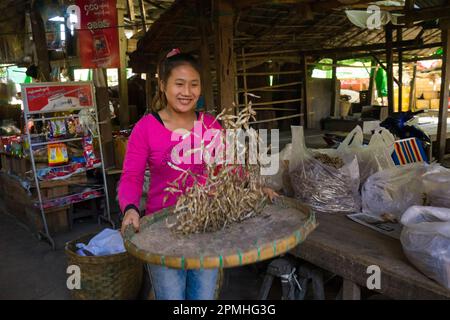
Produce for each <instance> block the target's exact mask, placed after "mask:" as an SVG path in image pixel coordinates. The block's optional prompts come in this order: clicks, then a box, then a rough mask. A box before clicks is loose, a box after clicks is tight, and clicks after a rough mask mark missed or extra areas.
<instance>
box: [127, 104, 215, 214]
mask: <svg viewBox="0 0 450 320" xmlns="http://www.w3.org/2000/svg"><path fill="white" fill-rule="evenodd" d="M208 129H216V130H217V129H218V130H221V129H222V127H221V126H220V124H219V123H218V122H217V121H216V120H215V118H214V117H213V116H211V115H209V114H206V113H203V112H200V113H199V115H198V121H196V122H195V125H194V128H192V130H191V131H190V135H189V136H187V137H186V136H182V135H181V134H180V133H176V132H172V131H170V130H169V129H167V128H166V127H165V126H164V125H163V124H162V123H161V122H159V120H157V119H156V117H155V116H154V115H151V114H149V115H147V116H144V117H143V118H142V119H141V120H139V121H138V122H137V123H136V125H135V127H134V129H133V131H132V132H131V135H130V138H129V140H128V145H127V151H126V154H125V160H124V164H123V171H122V175H121V177H120V182H119V190H118V198H119V206H120V209H121V211H122V212H123V213H125V209H126V208H128V207H129V206H134V207H136V208H139V203H140V199H141V196H142V187H143V183H144V174H145V170H146V168H147V167H148V168H149V170H150V186H149V192H148V197H147V204H146V210H145V214H146V215H148V214H152V213H154V212H156V211H158V210H160V209H162V208H165V207H168V206H172V205H174V204H175V203H176V201H177V198H178V196H179V195H180V193H178V194H174V195H171V194H170V193H169V192H168V191H165V190H164V189H165V188H167V187H168V183H169V182H172V181H174V180H176V179H177V178H178V177H179V176H180V174H182V172H181V171H179V170H176V169H175V168H173V167H171V166H170V165H169V163H168V162H171V163H174V164H176V166H177V167H178V168H181V169H183V170H186V169H190V171H192V172H194V173H195V174H199V175H202V174H203V173H204V170H205V163H204V161H202V162H201V163H197V164H196V163H194V160H195V157H198V155H199V154H200V153H198V152H196V153H194V154H193V155H192V156H190V157H188V156H186V155H184V153H183V151H179V150H181V149H182V148H181V147H180V146H181V144H180V142H181V143H184V144H185V146H187V147H188V149H192V148H196V147H199V145H198V142H199V141H200V140H195V138H194V137H195V136H198V135H202V136H203V137H204V138H205V140H206V142H208V141H211V140H212V139H208V137H207V136H205V133H206V130H208ZM211 132H217V131H214V130H210V131H209V133H210V134H211ZM210 136H211V135H210ZM176 151H177V152H178V154H180V155H181V158H177V157H175V158H174V156H173V154H174V152H175V153H177V152H176ZM183 156H184V157H183ZM188 158H189V159H190V160H191V163H188V162H189V161H186V159H188ZM174 160H175V161H174ZM180 161H181V163H180ZM197 162H198V158H197ZM192 184H193V179H192V178H190V177H189V178H188V179H187V181H186V185H185V187H189V186H192ZM166 195H167V196H168V197H167V201H166V202H165V203H163V201H164V198H165V196H166Z"/></svg>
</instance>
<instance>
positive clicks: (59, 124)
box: [49, 120, 67, 138]
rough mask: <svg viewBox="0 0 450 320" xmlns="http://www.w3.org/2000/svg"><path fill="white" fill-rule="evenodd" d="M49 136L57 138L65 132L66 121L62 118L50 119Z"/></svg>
mask: <svg viewBox="0 0 450 320" xmlns="http://www.w3.org/2000/svg"><path fill="white" fill-rule="evenodd" d="M49 129H50V130H49V137H50V138H58V137H62V136H65V135H66V134H67V128H66V122H65V121H64V120H50V124H49Z"/></svg>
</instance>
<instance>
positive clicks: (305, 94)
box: [300, 54, 309, 129]
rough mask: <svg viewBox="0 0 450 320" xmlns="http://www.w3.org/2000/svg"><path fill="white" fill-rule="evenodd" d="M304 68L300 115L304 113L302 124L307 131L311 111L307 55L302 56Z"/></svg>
mask: <svg viewBox="0 0 450 320" xmlns="http://www.w3.org/2000/svg"><path fill="white" fill-rule="evenodd" d="M302 68H303V83H302V90H301V92H302V101H301V102H302V106H301V110H300V113H303V116H301V117H300V124H301V125H302V126H304V127H305V129H307V128H308V116H309V110H308V90H307V88H308V65H307V63H306V55H304V54H303V55H302Z"/></svg>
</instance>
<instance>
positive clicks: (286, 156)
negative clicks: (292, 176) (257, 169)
mask: <svg viewBox="0 0 450 320" xmlns="http://www.w3.org/2000/svg"><path fill="white" fill-rule="evenodd" d="M291 154H292V143H288V144H287V145H286V146H285V147H284V148H283V150H281V151H280V153H279V155H278V161H279V165H278V172H277V173H276V174H274V175H270V176H265V177H264V178H265V185H266V186H268V187H270V188H272V189H273V190H275V191H281V190H284V189H286V186H285V183H284V182H283V176H284V175H285V172H286V171H287V170H288V169H289V167H288V163H289V160H290V158H291Z"/></svg>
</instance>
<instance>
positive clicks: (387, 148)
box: [337, 126, 395, 185]
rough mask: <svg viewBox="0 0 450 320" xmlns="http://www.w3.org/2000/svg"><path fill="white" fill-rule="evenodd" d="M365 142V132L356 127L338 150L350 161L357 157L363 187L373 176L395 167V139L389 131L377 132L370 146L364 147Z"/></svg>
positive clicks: (380, 130) (383, 129) (381, 130)
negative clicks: (392, 155) (393, 157)
mask: <svg viewBox="0 0 450 320" xmlns="http://www.w3.org/2000/svg"><path fill="white" fill-rule="evenodd" d="M363 140H364V135H363V130H362V128H361V127H360V126H356V127H355V128H354V129H353V130H352V131H351V132H350V133H349V134H348V135H347V137H346V138H345V139H344V141H342V143H341V144H340V145H339V147H338V149H337V151H338V153H339V154H340V155H341V156H342V157H343V158H344V159H347V160H349V159H352V158H353V157H355V156H356V158H357V159H358V166H359V177H360V183H361V185H363V184H364V183H365V182H366V180H367V178H369V177H370V176H371V175H372V174H374V173H376V172H378V171H381V170H384V169H388V168H392V167H394V166H395V164H394V161H393V160H392V158H391V154H392V152H393V151H394V143H395V138H394V136H393V135H392V134H391V133H390V132H389V131H388V130H387V129H385V128H381V129H379V130H377V131H375V133H374V134H373V135H372V137H371V139H370V142H369V144H368V145H364V144H363Z"/></svg>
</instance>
